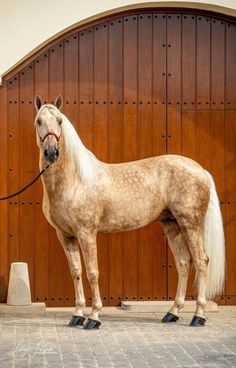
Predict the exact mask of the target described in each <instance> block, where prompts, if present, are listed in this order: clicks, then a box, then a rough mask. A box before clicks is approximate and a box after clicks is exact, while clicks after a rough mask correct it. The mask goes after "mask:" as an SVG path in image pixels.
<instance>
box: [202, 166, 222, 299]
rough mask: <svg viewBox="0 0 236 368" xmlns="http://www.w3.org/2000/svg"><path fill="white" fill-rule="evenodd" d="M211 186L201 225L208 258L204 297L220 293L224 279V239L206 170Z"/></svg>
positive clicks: (211, 180) (216, 203) (216, 204)
mask: <svg viewBox="0 0 236 368" xmlns="http://www.w3.org/2000/svg"><path fill="white" fill-rule="evenodd" d="M206 173H207V176H208V178H209V183H210V187H211V194H210V201H209V205H208V209H207V213H206V217H205V222H204V226H203V242H204V248H205V252H206V254H207V256H208V258H209V263H208V274H207V286H206V297H207V299H211V298H213V297H214V296H215V295H220V294H221V293H222V291H223V289H224V279H225V241H224V228H223V222H222V216H221V210H220V204H219V199H218V196H217V193H216V187H215V183H214V180H213V178H212V176H211V175H210V174H209V172H207V171H206Z"/></svg>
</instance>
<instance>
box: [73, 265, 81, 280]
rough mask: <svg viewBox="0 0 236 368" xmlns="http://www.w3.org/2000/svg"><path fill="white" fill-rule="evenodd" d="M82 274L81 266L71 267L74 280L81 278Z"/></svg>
mask: <svg viewBox="0 0 236 368" xmlns="http://www.w3.org/2000/svg"><path fill="white" fill-rule="evenodd" d="M81 275H82V272H81V270H80V269H79V268H76V267H75V268H72V269H71V276H72V278H73V280H80V278H81Z"/></svg>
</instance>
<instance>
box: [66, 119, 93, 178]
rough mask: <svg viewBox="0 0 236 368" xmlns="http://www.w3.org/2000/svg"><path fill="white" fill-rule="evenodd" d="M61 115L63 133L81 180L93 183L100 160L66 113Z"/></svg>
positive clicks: (68, 151) (67, 149)
mask: <svg viewBox="0 0 236 368" xmlns="http://www.w3.org/2000/svg"><path fill="white" fill-rule="evenodd" d="M61 115H62V118H63V122H62V133H63V137H64V141H65V149H66V151H67V154H68V155H69V156H70V157H71V159H72V160H74V161H75V164H76V167H77V169H78V173H79V176H80V179H81V181H82V182H86V183H92V182H93V181H94V178H95V176H96V172H97V168H98V166H99V160H98V159H97V158H96V157H95V156H94V154H93V153H92V152H91V151H89V150H88V149H87V148H86V147H85V146H84V145H83V143H82V141H81V139H80V137H79V136H78V134H77V132H76V130H75V128H74V127H73V125H72V124H71V122H70V121H69V119H68V118H67V117H66V116H65V115H64V114H61Z"/></svg>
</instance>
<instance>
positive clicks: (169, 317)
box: [161, 312, 179, 323]
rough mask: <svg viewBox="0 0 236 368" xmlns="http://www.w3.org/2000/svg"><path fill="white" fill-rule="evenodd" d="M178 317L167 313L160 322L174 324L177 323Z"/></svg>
mask: <svg viewBox="0 0 236 368" xmlns="http://www.w3.org/2000/svg"><path fill="white" fill-rule="evenodd" d="M178 319H179V317H178V316H176V315H175V314H173V313H170V312H168V313H167V314H166V315H165V316H164V317H163V318H162V320H161V322H163V323H169V322H176V321H178Z"/></svg>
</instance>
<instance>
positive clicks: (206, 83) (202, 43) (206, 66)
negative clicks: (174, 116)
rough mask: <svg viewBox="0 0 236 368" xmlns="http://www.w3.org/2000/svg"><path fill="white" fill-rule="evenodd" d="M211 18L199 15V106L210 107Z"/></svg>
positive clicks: (199, 107)
mask: <svg viewBox="0 0 236 368" xmlns="http://www.w3.org/2000/svg"><path fill="white" fill-rule="evenodd" d="M210 35H211V33H210V18H209V17H204V16H202V15H199V16H197V45H196V48H197V55H196V56H197V76H196V78H197V79H196V82H197V108H198V109H200V110H202V109H208V110H209V108H210V60H211V48H210V41H211V40H210Z"/></svg>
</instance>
